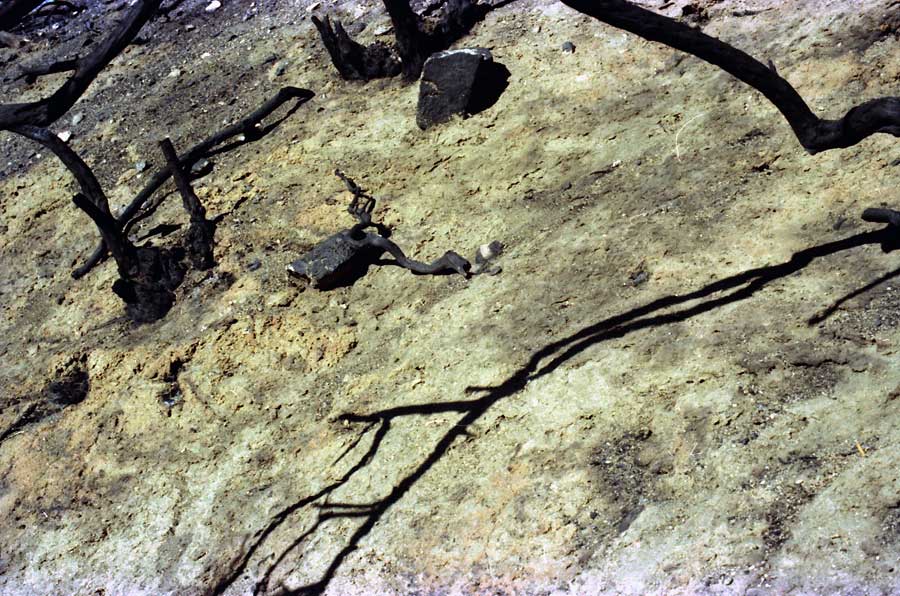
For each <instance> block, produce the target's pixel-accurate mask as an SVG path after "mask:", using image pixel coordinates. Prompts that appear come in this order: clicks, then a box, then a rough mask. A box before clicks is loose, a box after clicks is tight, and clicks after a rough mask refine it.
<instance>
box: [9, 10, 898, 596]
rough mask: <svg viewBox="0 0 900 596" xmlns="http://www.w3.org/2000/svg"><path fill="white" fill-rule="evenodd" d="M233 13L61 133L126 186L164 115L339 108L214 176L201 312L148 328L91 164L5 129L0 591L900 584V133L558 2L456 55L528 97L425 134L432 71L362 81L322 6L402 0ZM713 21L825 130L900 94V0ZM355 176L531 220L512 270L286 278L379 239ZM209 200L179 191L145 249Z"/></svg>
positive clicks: (221, 161) (67, 37)
mask: <svg viewBox="0 0 900 596" xmlns="http://www.w3.org/2000/svg"><path fill="white" fill-rule="evenodd" d="M119 4H123V3H119ZM206 4H207V3H206V2H197V1H195V0H188V1H187V2H184V3H182V5H181V7H180V9H179V10H178V11H175V12H173V13H172V14H171V15H170V18H169V19H158V20H156V21H154V22H153V23H151V24H150V25H149V26H148V27H147V28H146V30H145V31H144V32H142V37H143V38H144V43H141V44H138V45H133V46H131V47H129V48H128V50H127V51H126V52H125V53H124V54H123V55H122V56H121V57H119V58H118V59H116V60H115V61H114V62H113V64H112V65H111V66H110V67H109V68H107V69H106V70H105V71H104V72H103V73H102V74H101V75H100V77H99V78H98V80H97V81H96V83H95V84H94V86H93V87H91V89H90V91H89V92H88V94H87V95H86V96H85V97H84V98H82V100H81V101H80V102H79V103H78V104H76V106H75V107H74V108H73V110H72V111H71V112H70V113H69V115H67V116H66V118H65V119H63V120H62V121H60V122H59V123H57V125H56V126H55V128H54V130H55V131H56V132H69V133H71V141H70V142H71V144H72V145H73V147H74V148H75V149H76V150H77V151H79V152H80V153H81V154H82V156H83V157H84V158H85V159H86V160H87V161H88V162H89V163H90V164H91V165H92V166H93V167H94V168H96V171H97V172H98V175H99V176H100V178H101V182H102V183H103V184H104V185H105V188H106V189H107V191H108V193H109V195H110V197H111V201H112V203H113V207H114V208H120V207H121V206H122V205H124V204H126V203H127V202H128V201H129V200H130V199H131V197H133V196H134V194H135V193H136V192H137V191H138V190H139V189H140V188H141V186H142V185H143V184H144V183H145V182H146V180H147V178H148V176H149V175H150V173H151V172H153V171H155V169H157V168H159V167H161V166H162V165H163V160H162V155H161V153H160V152H159V149H158V147H157V141H158V140H159V139H160V138H161V137H163V136H170V137H171V138H172V139H173V140H174V141H175V144H176V145H177V146H178V147H181V148H183V147H187V146H190V145H191V144H193V143H195V142H197V141H199V140H201V139H203V138H205V137H206V136H208V135H209V134H211V133H212V132H214V131H215V130H218V129H219V128H221V127H222V126H223V123H227V122H231V121H234V120H235V119H237V118H239V117H241V116H242V115H244V114H245V113H247V112H249V111H251V110H252V109H254V108H255V107H257V106H258V105H259V104H261V103H262V102H263V101H264V100H265V99H267V98H269V97H271V96H272V95H273V94H274V93H275V92H276V91H277V90H278V89H279V88H280V87H282V86H286V85H293V86H298V87H304V88H308V89H311V90H313V91H314V92H315V93H316V96H315V97H314V98H313V99H312V100H311V101H309V102H308V103H306V104H304V105H302V106H300V107H299V109H297V110H296V111H294V112H292V113H289V114H288V110H287V107H285V108H283V109H282V110H280V111H279V112H278V113H277V114H275V115H274V116H273V118H271V119H270V121H274V120H277V119H279V118H281V117H283V116H285V118H284V119H283V121H282V122H280V124H278V126H277V127H275V128H274V129H273V130H271V131H270V132H269V133H268V134H266V135H265V136H264V137H263V138H262V139H260V140H257V141H254V142H250V143H246V144H243V145H241V146H239V147H237V148H234V149H233V150H230V151H226V152H223V153H221V154H220V155H217V156H216V157H215V158H214V159H213V161H214V169H213V171H212V172H211V173H210V174H209V175H207V176H205V177H203V178H201V179H199V180H197V181H196V182H195V188H196V189H197V192H198V194H199V196H200V197H201V199H202V200H203V201H204V203H205V205H206V207H207V210H208V211H209V214H210V216H222V220H221V223H220V224H219V227H218V231H217V234H216V248H215V255H216V259H217V261H218V264H217V266H216V267H215V268H214V269H213V270H212V271H211V272H197V271H194V272H191V273H189V275H188V277H187V278H186V280H185V282H184V283H183V284H182V286H181V287H180V288H179V290H178V297H177V302H176V304H175V306H174V308H173V309H172V311H171V312H170V313H169V314H168V315H167V316H166V317H165V318H164V319H163V320H161V321H159V322H157V323H154V324H149V325H144V326H140V327H135V326H134V325H132V324H130V323H129V322H127V321H126V320H125V319H124V317H123V308H122V303H121V302H120V301H119V299H118V298H117V297H116V296H115V295H114V294H113V293H112V292H111V290H110V287H111V285H112V283H113V281H114V280H115V279H116V277H117V275H116V271H115V266H114V265H113V264H112V263H111V262H106V263H104V264H102V265H101V266H99V267H98V268H96V269H95V270H94V271H92V272H91V273H89V274H88V275H87V276H86V277H85V278H83V279H80V280H73V279H72V277H71V276H70V271H71V269H72V268H73V267H74V266H77V265H78V264H79V263H81V262H83V259H84V258H85V256H86V255H87V254H88V253H89V252H90V251H91V250H92V249H93V247H94V245H95V243H96V241H97V233H96V230H95V228H93V226H92V225H91V224H90V222H89V220H88V219H87V217H85V216H84V215H83V214H82V213H80V212H79V211H77V210H76V209H75V208H74V207H73V205H72V203H71V195H72V193H73V192H74V189H75V185H74V182H73V180H72V178H71V176H70V175H69V173H68V172H67V171H66V170H65V169H64V168H63V166H62V165H61V164H60V163H59V161H58V160H57V159H56V158H54V157H53V156H52V155H50V154H48V152H47V151H46V150H43V149H42V148H40V147H38V146H37V145H32V144H30V143H29V142H28V141H25V140H23V139H21V138H19V137H14V136H12V135H10V134H7V133H3V134H0V231H2V235H0V262H2V267H0V309H2V316H0V434H2V436H3V439H2V442H0V519H2V520H3V522H2V524H0V593H2V594H4V595H10V596H12V595H22V596H24V595H34V594H48V595H50V594H73V595H74V594H77V595H85V596H87V595H95V594H105V595H114V594H115V595H118V594H122V595H126V594H127V595H136V594H147V595H164V594H172V595H176V594H177V595H182V594H186V595H193V594H196V595H199V594H226V595H238V594H252V593H260V594H280V593H300V592H292V591H295V590H298V589H300V588H301V587H303V586H311V587H313V588H314V589H316V590H320V591H324V593H326V594H330V595H352V594H384V595H390V594H422V595H426V594H428V595H438V594H440V595H445V594H467V595H468V594H479V595H481V594H483V595H487V594H492V595H493V594H528V595H538V594H555V595H562V594H571V595H586V594H634V595H639V594H660V595H661V594H666V595H674V594H758V595H759V594H791V595H797V596H799V595H811V594H842V595H847V594H859V595H863V594H865V595H870V594H871V595H875V594H885V595H886V594H898V593H900V563H898V560H900V472H898V470H900V424H898V422H900V399H898V397H900V365H898V362H897V358H898V355H897V349H898V344H900V288H898V283H900V281H898V274H900V270H898V268H897V253H889V254H885V253H883V252H882V250H881V247H880V246H879V244H878V242H877V241H876V240H877V238H875V237H874V235H873V234H868V232H870V231H872V230H876V229H878V227H877V226H874V225H872V224H867V223H864V222H862V221H861V220H860V219H859V214H860V213H861V212H862V210H863V209H864V208H866V207H872V206H879V205H888V206H894V207H897V206H898V204H900V203H898V202H897V201H898V198H897V192H896V189H897V188H898V187H900V165H898V161H897V158H898V157H900V151H898V145H897V140H896V139H894V138H891V137H887V136H885V135H876V136H874V137H871V138H869V139H867V140H865V141H864V142H862V143H860V144H858V145H856V146H854V147H851V148H849V149H844V150H837V151H828V152H825V153H822V154H817V155H815V156H811V155H808V154H807V153H805V152H804V151H803V149H802V148H801V146H800V145H799V143H798V142H797V140H796V139H795V138H794V136H793V135H792V133H791V131H790V128H789V127H788V126H787V124H786V123H785V121H784V119H783V118H782V117H781V116H780V114H779V113H778V112H777V111H776V110H775V109H774V108H773V106H772V105H771V104H769V103H768V102H767V101H766V100H765V99H764V98H763V97H762V96H761V95H759V94H758V93H757V92H755V91H754V90H752V89H750V88H748V87H747V86H745V85H743V84H741V83H740V82H738V81H736V80H735V79H733V78H731V77H730V76H728V75H727V74H725V73H723V72H722V71H720V70H718V69H717V68H715V67H713V66H710V65H708V64H706V63H703V62H701V61H700V60H698V59H696V58H694V57H691V56H684V55H680V54H678V53H676V52H675V51H673V50H671V49H669V48H666V47H663V46H660V45H657V44H653V43H649V42H646V41H644V40H642V39H639V38H637V37H635V36H632V35H630V34H626V33H623V32H621V31H618V30H615V29H612V28H610V27H608V26H605V25H602V24H600V23H597V22H596V21H593V20H591V19H589V18H587V17H584V16H581V15H578V14H577V13H575V12H573V11H571V10H569V9H567V8H565V7H564V6H563V5H562V4H559V3H555V2H550V1H546V2H545V1H541V2H532V1H530V0H520V1H519V2H515V3H512V4H509V5H507V6H504V7H503V8H501V9H498V10H496V11H494V12H492V13H490V14H489V15H488V16H487V18H486V19H485V20H484V22H483V23H481V24H479V25H478V26H476V27H475V29H474V30H473V31H472V33H471V35H469V36H468V37H466V38H464V39H462V40H461V41H460V42H458V43H457V44H456V47H475V46H481V47H487V48H490V49H491V51H492V52H493V55H494V57H495V59H496V60H497V61H499V62H501V63H503V64H504V65H506V67H507V68H508V69H509V70H510V72H511V73H512V74H511V77H510V81H509V87H508V89H507V90H506V91H505V93H504V94H503V95H502V97H501V98H500V100H499V101H498V102H497V103H496V104H495V105H494V106H492V107H491V108H489V109H488V110H486V111H484V112H482V113H480V114H478V115H476V116H473V117H471V118H467V119H462V118H456V119H454V120H453V121H452V122H450V123H448V124H445V125H442V126H439V127H435V128H433V129H429V130H428V131H425V132H423V131H421V130H419V129H418V128H417V126H416V124H415V109H416V101H417V95H418V87H417V85H409V84H404V83H403V82H402V81H400V80H399V79H396V80H386V81H375V82H371V83H368V84H359V83H348V82H344V81H342V80H340V79H339V78H338V76H337V74H336V72H335V70H334V68H333V67H332V66H331V64H330V62H329V59H328V56H327V54H326V52H325V51H324V49H323V48H322V46H321V43H320V42H319V40H318V38H317V36H316V33H315V29H314V28H313V26H312V24H311V23H310V21H309V16H310V15H311V14H313V13H314V12H317V13H320V14H323V13H325V12H327V13H329V14H332V15H338V16H341V15H344V18H345V21H346V22H347V23H351V22H355V23H356V25H355V26H354V27H352V28H351V29H352V30H353V31H356V30H358V29H359V28H360V25H359V24H360V23H365V24H366V25H367V26H366V27H365V29H364V30H363V31H362V32H360V33H359V34H358V36H359V38H360V39H361V40H363V41H365V42H367V43H368V42H371V41H373V40H375V39H382V40H385V41H389V40H390V33H389V32H388V25H389V20H388V18H387V16H386V15H385V13H384V9H383V8H382V6H381V4H380V3H379V2H376V1H375V0H367V1H364V2H343V3H338V4H337V5H336V4H335V3H333V2H322V3H319V2H316V3H310V2H306V1H305V0H304V1H298V0H290V1H288V0H261V1H258V2H256V3H255V4H252V5H251V4H250V3H245V2H237V1H234V0H232V1H228V0H225V1H224V2H223V5H222V7H221V8H220V9H219V10H217V11H215V12H211V13H208V12H206V11H205V10H204V7H205V5H206ZM311 4H312V5H313V6H316V8H315V9H314V11H313V10H310V8H311V6H310V5H311ZM644 4H645V5H646V6H648V7H649V8H651V9H653V10H656V11H658V12H662V13H665V14H667V15H670V16H676V15H679V14H681V7H682V6H683V5H684V4H685V2H684V1H683V0H678V1H677V2H661V1H659V0H653V1H648V2H645V3H644ZM702 4H703V5H704V6H706V7H707V10H708V15H709V20H708V21H707V22H704V23H702V27H703V29H704V30H705V31H706V32H708V33H710V34H712V35H715V36H717V37H720V38H722V39H724V40H725V41H728V42H729V43H731V44H733V45H735V46H737V47H739V48H741V49H744V50H745V51H747V52H749V53H750V54H752V55H754V56H756V57H758V58H760V59H761V60H763V61H766V60H769V59H771V60H773V62H774V63H775V64H776V65H777V67H778V70H779V72H780V73H781V74H782V75H783V76H785V77H786V78H787V79H788V80H789V81H790V82H791V83H792V84H793V85H794V86H795V87H796V88H797V89H798V90H799V91H800V93H801V94H802V95H803V96H804V97H805V98H806V99H807V100H808V101H809V103H810V105H811V106H812V107H813V109H814V110H816V111H817V112H818V113H819V114H820V115H822V116H829V117H838V116H840V115H843V113H844V112H845V111H846V110H847V109H848V108H850V107H852V106H853V105H856V104H858V103H861V102H862V101H864V100H866V99H870V98H875V97H880V96H889V95H897V90H898V85H900V52H898V37H897V25H898V19H897V12H898V5H897V3H896V2H895V1H890V0H858V1H854V2H847V1H838V0H816V1H814V2H813V1H809V2H778V1H776V0H722V1H718V2H717V1H715V0H708V1H706V2H703V3H702ZM116 5H117V3H112V4H110V5H103V4H98V6H97V7H94V9H93V10H94V12H93V13H91V14H90V15H86V16H82V17H79V18H74V19H68V20H62V21H60V22H62V23H63V26H62V27H61V28H60V29H58V30H52V29H50V26H49V25H48V26H46V27H44V28H43V29H41V31H44V32H45V35H43V36H38V35H35V36H33V39H32V42H31V43H30V44H29V45H28V46H27V47H26V48H25V49H23V50H20V51H19V54H20V56H19V58H14V57H13V52H12V51H11V50H0V62H4V63H5V67H6V68H7V69H10V68H12V65H14V64H15V61H16V60H17V59H24V58H29V59H31V58H38V57H40V56H44V55H48V53H51V52H64V51H68V50H71V49H77V48H78V47H80V46H79V44H80V43H82V41H83V39H84V37H85V36H93V37H94V38H97V36H101V35H102V34H103V32H104V31H105V30H106V29H107V28H108V27H109V23H112V22H113V21H112V20H114V19H116V18H119V17H120V15H121V14H122V13H121V12H110V11H111V10H112V9H113V8H115V7H116ZM101 9H102V10H101ZM91 15H93V16H91ZM88 16H91V18H92V19H93V21H92V22H93V27H94V30H93V31H89V30H86V27H85V23H86V22H87V17H88ZM79 19H80V20H79ZM52 35H56V36H58V39H50V37H51V36H52ZM566 41H571V42H573V43H574V45H575V48H576V49H575V52H574V53H566V52H563V51H562V50H561V46H562V44H563V43H564V42H566ZM64 76H65V75H56V76H52V77H46V78H43V79H41V80H39V81H38V82H37V83H36V84H34V85H26V84H25V83H24V82H22V81H17V82H13V81H7V82H5V83H3V84H2V91H0V94H2V97H3V101H4V102H6V101H13V100H22V99H35V98H38V97H43V96H45V95H46V94H47V93H49V92H50V91H51V90H52V89H54V88H55V87H56V86H57V85H58V84H59V83H60V82H61V81H62V80H63V79H62V77H64ZM76 115H78V116H79V117H78V118H75V119H73V118H74V117H75V116H76ZM76 121H77V123H76ZM140 162H146V165H147V168H146V169H144V170H143V171H138V170H139V168H137V167H136V165H137V164H139V163H140ZM335 168H341V169H343V170H344V171H345V172H347V174H348V175H350V176H352V177H353V178H354V179H355V180H356V181H357V182H359V183H360V184H361V185H362V186H364V187H365V188H367V189H369V190H370V191H371V192H372V193H373V194H375V195H376V196H377V197H378V198H379V204H378V207H377V210H376V217H377V218H381V219H382V220H383V221H384V222H385V223H387V224H388V225H390V226H391V227H392V228H393V230H394V235H393V239H394V240H395V241H396V242H397V243H398V244H400V245H401V246H403V247H404V248H405V249H407V251H408V252H409V253H410V254H411V255H413V256H415V257H417V258H419V259H421V260H426V261H427V260H431V259H433V258H436V257H438V256H440V255H441V254H443V253H444V251H446V250H448V249H453V250H456V251H458V252H460V253H462V254H464V255H466V256H468V257H471V256H472V255H473V254H474V252H475V250H476V248H477V247H478V246H479V245H482V244H485V243H487V242H490V241H494V240H497V241H500V242H502V243H503V244H504V245H505V247H506V250H505V251H504V254H503V255H502V257H500V259H499V260H498V261H497V263H498V264H499V265H500V266H502V272H501V273H500V274H499V275H495V276H487V275H480V276H475V277H472V278H471V279H469V280H465V279H463V278H462V277H460V276H438V277H427V276H424V277H423V276H414V275H411V274H410V273H409V272H407V271H405V270H403V269H401V268H399V267H393V266H387V265H386V266H373V267H371V268H370V269H369V271H368V273H367V275H365V276H364V277H362V278H361V279H359V280H358V281H357V282H356V283H355V284H353V285H352V286H350V287H343V288H339V289H336V290H332V291H328V292H321V291H317V290H314V289H304V288H303V286H302V285H301V284H300V283H298V281H297V280H293V279H290V278H288V276H287V275H286V272H285V265H287V263H289V262H290V261H292V260H293V259H295V258H297V257H298V256H300V255H301V254H302V253H303V252H304V251H306V250H308V249H310V248H311V247H312V246H314V245H315V244H316V242H318V241H319V240H321V239H323V238H325V237H326V236H328V235H330V234H332V233H334V232H336V231H338V230H340V229H342V228H346V227H348V226H349V225H350V224H351V223H352V220H351V218H350V216H349V215H348V214H347V213H346V211H345V206H346V203H347V201H348V200H349V194H348V193H347V192H346V190H345V189H344V187H343V186H342V184H341V182H340V181H339V180H338V179H337V178H335V177H334V176H333V175H332V171H333V170H334V169H335ZM173 190H174V186H172V187H169V186H167V187H166V188H165V189H164V191H165V192H170V191H173ZM186 222H187V216H186V214H185V213H184V211H183V209H182V208H181V206H180V200H179V199H178V197H177V195H175V194H173V195H172V196H170V197H169V199H168V200H167V201H166V202H165V203H164V204H163V206H162V207H161V208H160V209H159V211H158V212H157V213H156V215H154V216H153V217H152V218H150V219H148V220H146V221H145V222H143V224H142V225H141V226H140V227H139V229H138V230H137V231H136V233H135V237H144V236H146V235H148V234H150V233H151V232H152V231H153V230H154V228H155V227H156V226H159V225H160V224H172V223H176V224H180V225H181V226H182V230H179V231H176V232H174V233H173V234H170V235H168V236H160V235H158V234H154V235H150V236H148V240H147V241H150V242H153V243H155V244H157V245H163V246H165V245H168V244H171V243H174V242H175V241H176V239H177V237H178V234H180V233H181V232H182V231H183V229H184V228H185V227H186V225H185V224H186ZM61 388H62V389H61ZM72 391H74V392H76V393H77V392H79V391H80V392H81V393H80V395H79V396H78V397H79V399H77V400H76V399H66V395H68V393H67V392H69V393H71V392H72ZM70 401H77V403H68V402H70Z"/></svg>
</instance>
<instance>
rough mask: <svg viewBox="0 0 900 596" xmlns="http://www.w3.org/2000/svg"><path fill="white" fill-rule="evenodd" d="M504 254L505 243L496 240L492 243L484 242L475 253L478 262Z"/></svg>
mask: <svg viewBox="0 0 900 596" xmlns="http://www.w3.org/2000/svg"><path fill="white" fill-rule="evenodd" d="M502 254H503V244H502V243H500V242H498V241H496V240H494V241H493V242H491V243H490V244H482V245H481V246H479V247H478V253H477V254H476V255H475V262H476V263H485V262H487V261H490V260H491V259H493V258H494V257H498V256H500V255H502Z"/></svg>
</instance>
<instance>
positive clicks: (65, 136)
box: [56, 130, 72, 143]
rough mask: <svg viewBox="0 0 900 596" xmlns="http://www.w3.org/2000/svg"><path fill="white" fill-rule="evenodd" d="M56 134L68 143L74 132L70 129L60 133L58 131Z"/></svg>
mask: <svg viewBox="0 0 900 596" xmlns="http://www.w3.org/2000/svg"><path fill="white" fill-rule="evenodd" d="M56 136H58V137H59V138H60V140H61V141H62V142H63V143H67V142H68V141H69V139H71V138H72V133H71V132H69V131H68V130H64V131H62V132H60V133H57V134H56Z"/></svg>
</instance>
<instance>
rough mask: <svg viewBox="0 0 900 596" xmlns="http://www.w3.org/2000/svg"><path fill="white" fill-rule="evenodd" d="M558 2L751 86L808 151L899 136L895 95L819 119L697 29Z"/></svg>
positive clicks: (604, 3)
mask: <svg viewBox="0 0 900 596" xmlns="http://www.w3.org/2000/svg"><path fill="white" fill-rule="evenodd" d="M562 2H563V4H566V5H567V6H569V7H571V8H574V9H575V10H577V11H579V12H582V13H584V14H586V15H589V16H591V17H593V18H595V19H597V20H598V21H601V22H604V23H606V24H608V25H612V26H613V27H617V28H619V29H623V30H625V31H628V32H630V33H634V34H635V35H638V36H640V37H642V38H644V39H646V40H648V41H654V42H658V43H662V44H665V45H667V46H669V47H671V48H674V49H676V50H680V51H682V52H687V53H688V54H692V55H694V56H696V57H698V58H700V59H701V60H703V61H705V62H708V63H710V64H712V65H714V66H718V67H719V68H721V69H722V70H724V71H725V72H727V73H728V74H730V75H732V76H734V77H736V78H737V79H739V80H741V81H743V82H744V83H746V84H748V85H750V86H751V87H753V88H754V89H756V90H757V91H759V92H760V93H762V94H763V95H764V96H765V97H766V99H768V100H769V101H770V102H772V104H774V106H775V107H776V108H777V109H778V110H779V111H780V112H781V114H782V115H783V116H784V117H785V119H786V120H787V121H788V124H789V125H790V126H791V129H792V130H793V131H794V134H795V135H796V136H797V139H798V140H799V141H800V144H801V145H803V147H804V148H805V149H806V150H807V151H808V152H809V153H812V154H815V153H819V152H821V151H827V150H829V149H838V148H845V147H850V146H852V145H855V144H856V143H859V142H860V141H862V140H863V139H865V138H866V137H869V136H870V135H873V134H875V133H885V134H890V135H893V136H895V137H896V136H900V97H883V98H880V99H873V100H870V101H867V102H865V103H862V104H860V105H858V106H856V107H854V108H852V109H850V110H849V111H848V112H847V113H846V114H845V115H844V116H843V117H842V118H839V119H837V120H826V119H822V118H819V117H818V116H816V115H815V114H814V113H813V111H812V110H811V109H810V108H809V106H808V105H807V104H806V102H805V101H804V100H803V98H802V97H801V96H800V94H799V93H798V92H797V91H796V90H795V89H794V88H793V87H792V86H791V84H790V83H788V82H787V81H786V80H785V79H783V78H782V77H781V76H779V75H778V73H777V72H776V71H775V70H774V69H772V68H769V67H768V66H766V65H765V64H763V63H762V62H760V61H758V60H756V59H755V58H753V57H752V56H750V55H749V54H747V53H745V52H743V51H741V50H739V49H737V48H734V47H732V46H730V45H728V44H727V43H725V42H723V41H720V40H718V39H716V38H714V37H711V36H709V35H706V34H705V33H703V32H702V31H700V30H698V29H694V28H693V27H690V26H688V25H685V24H683V23H679V22H678V21H675V20H673V19H670V18H668V17H665V16H662V15H659V14H656V13H654V12H651V11H649V10H645V9H643V8H639V7H638V6H635V5H634V4H631V3H630V2H626V1H625V0H562Z"/></svg>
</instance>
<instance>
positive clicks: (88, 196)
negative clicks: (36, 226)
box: [10, 125, 134, 271]
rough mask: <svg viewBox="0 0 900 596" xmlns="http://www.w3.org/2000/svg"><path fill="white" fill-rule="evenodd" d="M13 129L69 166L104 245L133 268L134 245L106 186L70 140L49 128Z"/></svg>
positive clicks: (78, 202)
mask: <svg viewBox="0 0 900 596" xmlns="http://www.w3.org/2000/svg"><path fill="white" fill-rule="evenodd" d="M10 130H11V131H12V132H14V133H16V134H20V135H22V136H24V137H26V138H28V139H31V140H32V141H35V142H37V143H40V144H41V145H43V146H44V147H46V148H47V149H49V150H50V151H52V152H53V154H54V155H56V157H58V158H59V160H60V161H61V162H62V163H63V165H64V166H65V167H66V169H68V170H69V172H71V174H72V176H73V177H74V178H75V181H76V182H77V183H78V186H79V187H80V188H81V193H82V194H79V195H77V196H76V201H75V204H76V205H77V206H78V207H79V208H80V209H81V210H82V211H84V212H85V213H87V214H88V216H89V217H90V218H91V219H92V220H93V221H94V223H95V224H96V225H97V229H98V230H99V231H100V237H101V238H103V242H104V244H106V245H107V246H109V247H110V251H111V252H112V254H113V257H114V258H115V259H116V263H118V264H119V269H120V270H125V271H127V270H128V268H129V267H130V261H131V258H132V256H133V254H132V253H133V250H134V247H133V246H131V244H130V243H129V242H128V239H127V238H126V237H125V236H124V234H122V232H121V230H120V229H119V226H118V224H117V222H116V221H115V219H114V218H113V216H112V214H111V213H110V211H109V201H108V200H107V198H106V193H104V192H103V188H102V187H101V186H100V182H99V181H98V180H97V176H95V175H94V172H93V170H91V168H90V166H88V165H87V163H85V161H84V160H83V159H81V156H79V155H78V154H77V153H75V151H74V150H72V148H71V147H69V144H68V143H66V142H65V141H63V140H62V139H60V138H59V137H58V136H56V135H55V134H53V132H52V131H50V130H48V129H46V128H41V127H39V126H30V125H22V126H16V127H12V128H11V129H10ZM78 197H80V198H78Z"/></svg>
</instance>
